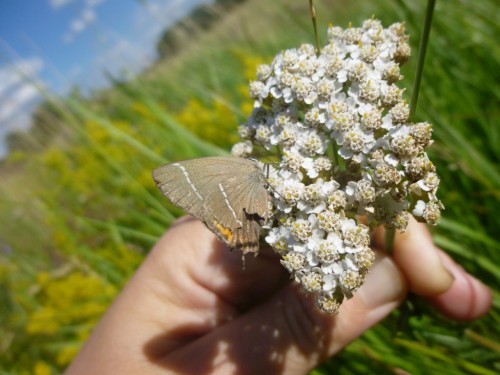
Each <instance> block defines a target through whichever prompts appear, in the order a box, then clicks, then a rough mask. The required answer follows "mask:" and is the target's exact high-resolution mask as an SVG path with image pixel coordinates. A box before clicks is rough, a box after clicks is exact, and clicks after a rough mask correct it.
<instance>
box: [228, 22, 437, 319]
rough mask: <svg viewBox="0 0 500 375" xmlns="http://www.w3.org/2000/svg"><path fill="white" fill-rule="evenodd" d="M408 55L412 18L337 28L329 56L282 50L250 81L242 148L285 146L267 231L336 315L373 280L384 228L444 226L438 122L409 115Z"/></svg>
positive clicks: (272, 176)
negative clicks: (377, 234)
mask: <svg viewBox="0 0 500 375" xmlns="http://www.w3.org/2000/svg"><path fill="white" fill-rule="evenodd" d="M409 55H410V48H409V45H408V36H407V35H406V34H405V31H404V25H403V24H401V23H397V24H394V25H392V26H390V27H389V28H383V27H382V25H381V23H380V21H378V20H375V19H370V20H367V21H365V22H364V23H363V25H362V26H361V27H359V28H355V27H349V28H348V29H345V30H343V29H341V28H340V27H333V26H331V27H330V28H329V30H328V44H327V45H326V46H324V47H323V48H322V49H321V50H320V51H319V53H318V54H316V53H315V49H314V47H313V46H312V45H307V44H305V45H302V46H300V47H299V48H296V49H289V50H286V51H283V52H281V53H279V54H278V55H277V56H276V57H275V58H274V60H273V61H272V63H271V64H270V65H262V66H260V67H259V68H258V69H257V79H256V80H255V81H254V82H252V83H251V84H250V93H251V96H252V98H253V99H254V107H255V108H254V111H253V113H252V115H251V116H250V118H249V119H248V121H247V122H246V123H245V124H243V125H242V126H241V127H240V135H241V136H242V138H243V141H242V142H241V143H238V144H236V145H235V146H234V147H233V154H234V155H235V156H241V157H248V156H252V155H256V154H259V155H262V154H263V151H267V152H268V153H269V154H270V155H271V154H273V155H276V154H278V155H281V157H280V158H279V159H278V160H277V162H276V163H272V164H269V169H270V170H269V179H268V182H269V184H270V188H269V190H270V193H271V195H272V205H273V212H274V215H273V220H272V222H271V223H270V225H269V229H268V234H267V236H266V238H265V239H266V241H267V242H268V243H269V244H270V245H271V246H272V247H273V248H274V249H275V251H276V252H277V253H278V254H279V255H280V256H281V257H282V260H281V262H282V264H283V265H284V266H285V267H286V268H287V270H288V271H289V272H290V273H291V274H292V277H294V278H295V280H296V281H297V282H299V283H300V284H301V285H302V286H303V288H304V289H305V290H306V291H308V292H311V293H315V294H316V296H317V303H318V306H319V308H320V309H322V310H324V311H327V312H329V313H336V312H337V310H338V308H339V306H340V305H341V303H342V301H343V300H344V299H346V298H350V297H352V296H353V294H354V293H355V291H356V290H357V289H358V288H359V287H360V286H361V285H362V284H363V282H364V281H365V278H366V275H367V273H368V271H369V269H370V268H371V266H372V265H373V262H374V254H373V252H372V250H371V249H370V247H369V245H370V234H371V231H372V230H373V229H374V228H375V227H376V226H378V225H384V226H386V227H387V228H390V229H393V228H395V229H398V230H404V229H405V228H406V225H407V223H408V218H409V215H410V214H413V215H414V216H415V217H416V218H417V220H419V221H422V222H428V223H430V224H435V223H436V222H437V221H438V220H439V216H440V210H441V209H442V208H443V207H442V204H441V202H440V201H439V200H438V199H437V198H436V191H437V189H438V186H439V177H438V175H437V174H436V169H435V167H434V165H433V164H432V162H431V161H430V160H429V158H428V157H427V154H426V152H425V149H426V147H427V146H429V145H430V144H431V143H432V141H431V133H432V128H431V125H430V124H429V123H426V122H422V123H410V122H409V120H408V118H409V106H408V104H407V103H406V101H405V100H404V99H403V97H402V94H403V91H404V90H403V89H401V88H399V87H398V86H396V82H397V81H398V80H400V79H401V78H402V76H401V74H400V66H401V64H403V63H404V62H405V61H407V60H408V57H409ZM358 215H364V217H365V219H366V220H365V221H364V223H365V224H361V223H360V222H359V221H358V219H357V217H358Z"/></svg>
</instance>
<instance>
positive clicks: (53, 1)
mask: <svg viewBox="0 0 500 375" xmlns="http://www.w3.org/2000/svg"><path fill="white" fill-rule="evenodd" d="M73 1H75V0H49V4H50V6H51V7H52V8H54V9H59V8H62V7H64V6H66V5H68V4H69V3H72V2H73Z"/></svg>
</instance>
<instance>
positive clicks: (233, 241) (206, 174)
mask: <svg viewBox="0 0 500 375" xmlns="http://www.w3.org/2000/svg"><path fill="white" fill-rule="evenodd" d="M153 178H154V180H155V182H156V185H157V186H158V188H159V189H160V190H161V191H162V193H163V194H164V195H165V196H166V197H167V198H168V199H170V201H172V203H173V204H175V205H176V206H178V207H180V208H182V209H184V210H185V211H186V212H188V213H190V214H191V215H193V216H195V217H197V218H198V219H200V220H201V221H203V223H205V225H206V226H207V227H208V229H210V230H211V231H212V232H214V233H215V234H216V235H217V237H218V238H219V239H220V240H221V241H223V242H224V243H226V244H227V245H228V246H229V247H231V248H234V249H238V250H241V251H243V253H257V252H258V251H259V235H260V229H261V226H260V221H261V220H264V221H265V220H267V219H268V218H269V217H270V213H269V209H268V199H269V192H268V190H267V186H268V184H267V181H266V178H265V176H264V173H263V171H262V168H261V167H260V166H259V165H258V164H257V162H255V161H253V160H249V159H243V158H239V157H230V156H228V157H207V158H199V159H192V160H185V161H179V162H175V163H170V164H167V165H164V166H162V167H159V168H157V169H155V170H154V171H153Z"/></svg>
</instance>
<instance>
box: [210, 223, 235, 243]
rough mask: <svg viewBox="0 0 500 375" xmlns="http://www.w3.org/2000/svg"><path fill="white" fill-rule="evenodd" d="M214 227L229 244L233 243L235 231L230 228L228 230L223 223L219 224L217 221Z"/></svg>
mask: <svg viewBox="0 0 500 375" xmlns="http://www.w3.org/2000/svg"><path fill="white" fill-rule="evenodd" d="M214 225H215V227H216V228H217V230H218V231H219V233H220V234H221V235H222V236H223V237H224V238H225V239H226V240H227V241H229V242H231V240H232V238H233V231H232V230H231V229H229V228H226V227H225V226H224V225H222V224H221V223H218V222H217V221H214Z"/></svg>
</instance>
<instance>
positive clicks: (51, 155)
mask: <svg viewBox="0 0 500 375" xmlns="http://www.w3.org/2000/svg"><path fill="white" fill-rule="evenodd" d="M424 7H425V4H424V2H420V1H410V0H363V1H356V2H354V1H333V0H323V1H318V2H317V8H318V9H317V10H318V18H319V19H318V22H319V30H320V32H321V37H322V39H323V41H325V40H326V29H327V25H328V23H333V24H335V25H339V26H342V27H347V26H348V25H349V22H352V24H353V25H355V26H357V25H359V24H360V23H361V21H362V20H364V19H367V18H370V17H371V16H372V15H373V16H375V17H376V18H378V19H381V20H382V22H383V24H384V25H385V26H389V25H390V24H391V23H394V22H399V21H404V22H405V23H406V26H407V29H408V31H409V33H410V34H411V44H412V51H413V58H412V59H411V61H410V62H409V63H408V64H407V66H405V67H404V68H403V74H404V75H405V79H404V81H403V83H402V85H403V86H404V87H406V88H407V90H406V94H407V98H408V99H409V97H410V94H411V87H412V77H413V72H414V68H415V61H416V53H417V46H418V42H419V37H420V31H421V29H422V24H423V18H424V11H425V9H424ZM499 24H500V11H499V6H498V2H497V1H496V0H482V1H475V0H458V1H457V0H439V1H438V2H437V6H436V10H435V16H434V24H433V28H432V31H431V37H430V45H429V49H428V54H427V61H426V65H425V69H424V78H423V83H422V91H421V94H420V102H419V105H418V109H417V117H418V119H419V120H427V121H431V122H432V123H433V124H434V129H435V130H434V139H435V141H436V142H435V144H434V145H433V146H432V150H431V152H430V154H431V155H430V156H431V158H432V160H433V161H434V162H435V164H436V165H437V167H438V172H439V174H440V176H441V178H442V187H441V190H440V198H441V199H442V201H443V202H444V204H445V206H446V210H445V211H444V217H443V220H442V223H441V224H440V225H439V226H438V227H437V228H435V230H434V233H433V236H434V240H435V242H436V243H437V244H438V245H439V246H441V247H442V248H443V249H445V250H446V251H447V252H448V253H449V254H450V255H451V256H453V258H454V259H456V260H457V261H458V262H459V263H460V264H462V265H463V267H464V268H465V269H467V271H469V272H471V273H472V274H474V275H475V276H476V277H477V278H479V279H481V280H482V281H483V282H485V283H486V284H488V285H490V286H491V288H492V290H493V293H494V306H493V308H492V310H491V312H490V313H489V314H488V315H487V316H486V317H484V318H482V319H480V320H478V321H475V322H472V323H466V324H464V323H457V322H452V321H449V320H448V319H445V318H443V317H441V316H439V315H437V314H436V313H435V312H434V311H432V309H430V308H429V307H427V306H426V304H425V302H424V301H421V300H419V299H416V298H410V300H409V302H408V303H407V304H406V305H405V306H404V307H403V308H401V309H400V310H399V311H397V312H395V313H394V314H393V315H392V316H391V317H390V318H388V319H386V320H385V321H384V322H383V323H382V324H379V325H378V326H377V327H375V328H373V329H371V330H370V331H369V332H367V333H366V334H365V335H364V336H363V337H362V338H361V339H359V340H357V341H355V342H354V343H353V344H351V345H350V346H349V347H348V348H347V349H345V350H344V351H343V352H342V353H341V354H340V355H339V356H337V357H336V358H334V359H332V360H330V361H329V362H328V363H326V364H324V365H323V366H321V367H320V368H318V369H316V370H314V371H313V373H314V374H327V373H337V374H365V373H376V374H384V373H397V374H405V373H411V374H444V373H446V374H469V373H470V374H497V373H499V372H500V315H499V313H500V298H499V292H498V291H499V289H500V288H499V287H500V238H499V234H498V233H499V228H500V214H499V213H500V204H499V198H500V168H499V166H500V164H499V159H500V147H499V144H500V128H499V97H500V86H499V82H500V64H499V63H500V48H499V45H498V39H499V37H500V33H499V27H498V25H499ZM312 42H313V35H312V27H311V25H310V19H309V16H308V4H307V1H305V0H294V1H285V0H275V1H266V0H247V1H242V0H241V1H231V0H219V1H217V2H216V3H215V5H211V6H201V7H199V8H197V9H195V10H194V11H193V12H192V13H191V15H190V16H189V17H188V18H186V19H184V20H182V21H181V22H179V23H177V24H176V25H175V26H174V27H173V28H170V29H168V30H166V31H165V32H164V34H163V36H162V38H161V39H160V40H159V41H158V47H157V48H158V55H159V59H158V61H157V62H156V63H155V64H154V65H153V66H151V67H149V68H148V69H147V70H146V71H144V72H143V73H142V74H140V75H138V76H136V77H135V78H134V79H132V80H127V81H126V80H124V79H122V78H121V77H111V76H110V77H109V79H110V81H111V82H112V84H111V85H110V88H108V89H105V90H101V91H98V92H94V93H93V94H92V95H86V96H83V95H82V94H80V92H79V90H78V89H75V90H73V92H72V93H71V94H70V95H68V96H66V97H55V96H53V95H51V93H49V92H44V95H45V101H44V103H43V104H41V105H40V106H39V107H38V109H37V110H36V113H35V114H34V118H33V127H32V128H31V130H30V131H28V132H24V133H13V134H11V135H10V136H9V139H8V144H9V150H10V152H9V154H8V155H7V156H6V157H5V158H4V159H3V160H2V161H1V163H0V176H1V179H0V374H37V375H42V374H58V373H60V372H62V370H63V369H64V368H65V367H66V366H67V365H68V363H69V362H70V361H71V359H72V358H73V356H74V355H75V354H76V353H77V351H78V349H79V347H80V346H81V344H82V343H83V342H84V341H85V339H86V337H88V335H89V333H90V332H91V330H92V327H93V326H94V325H95V323H96V322H97V320H98V319H99V317H100V316H101V314H102V313H103V312H104V311H105V310H106V308H107V306H108V305H109V304H110V302H111V301H112V300H113V298H114V296H115V295H116V293H117V292H118V291H119V290H120V289H121V287H122V286H123V284H124V283H125V282H126V280H127V279H128V278H129V277H130V276H131V274H132V273H133V272H134V270H135V269H136V268H137V266H138V265H139V264H140V262H141V260H142V259H143V257H144V256H145V254H147V252H148V250H149V249H150V248H151V246H152V245H153V244H154V242H155V241H156V239H157V238H158V237H159V236H160V235H161V234H162V233H163V232H164V231H165V229H166V228H167V227H168V225H169V224H170V223H171V222H172V220H174V218H175V217H177V216H178V215H180V214H181V212H180V211H179V210H178V209H176V208H175V207H173V206H169V203H168V202H167V201H166V200H165V199H164V198H163V197H162V196H161V194H160V193H159V192H158V191H157V189H156V188H155V186H154V183H153V181H152V179H151V177H150V176H151V171H152V170H153V169H154V168H155V167H157V166H158V165H160V164H163V163H166V162H168V161H171V160H178V159H185V158H192V157H198V156H204V155H221V154H224V153H227V152H228V151H229V150H230V147H231V145H232V144H233V143H234V142H235V141H237V132H236V128H237V126H238V124H240V123H242V122H243V121H245V118H246V117H247V116H248V115H249V113H250V111H251V108H252V101H251V100H250V99H249V95H248V93H247V85H248V81H249V80H251V79H253V77H254V74H255V67H256V66H257V65H258V64H259V63H263V62H270V61H271V59H272V57H273V56H274V55H275V54H277V53H278V52H279V51H280V50H283V49H285V48H292V47H298V46H299V45H300V44H301V43H312ZM40 90H42V91H43V88H40Z"/></svg>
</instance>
